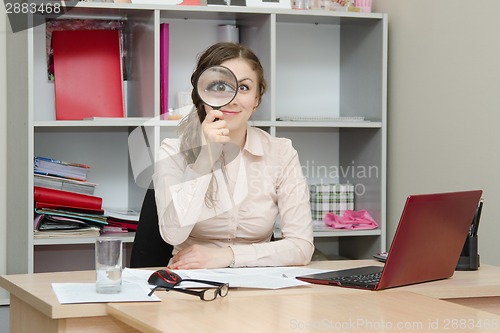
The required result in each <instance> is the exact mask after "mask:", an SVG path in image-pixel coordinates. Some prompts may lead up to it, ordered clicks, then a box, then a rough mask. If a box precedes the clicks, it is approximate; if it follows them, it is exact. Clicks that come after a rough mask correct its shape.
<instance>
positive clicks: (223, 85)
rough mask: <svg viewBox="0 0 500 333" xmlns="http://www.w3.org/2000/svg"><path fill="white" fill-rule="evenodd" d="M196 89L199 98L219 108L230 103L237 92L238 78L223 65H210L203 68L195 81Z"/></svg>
mask: <svg viewBox="0 0 500 333" xmlns="http://www.w3.org/2000/svg"><path fill="white" fill-rule="evenodd" d="M196 91H197V92H198V96H200V98H201V100H202V101H203V102H204V103H205V104H207V105H209V106H211V107H212V108H214V109H215V110H219V109H220V108H221V107H223V106H224V105H227V104H229V103H231V101H232V100H233V99H234V98H235V97H236V94H237V93H238V79H237V78H236V75H234V73H233V72H232V71H231V70H230V69H229V68H227V67H225V66H212V67H208V68H207V69H205V70H204V71H203V72H202V73H201V75H200V77H199V78H198V82H197V83H196Z"/></svg>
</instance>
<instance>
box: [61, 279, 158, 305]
mask: <svg viewBox="0 0 500 333" xmlns="http://www.w3.org/2000/svg"><path fill="white" fill-rule="evenodd" d="M52 289H53V290H54V292H55V294H56V296H57V299H58V300H59V303H61V304H70V303H109V302H158V301H160V299H159V298H158V297H157V296H155V295H154V294H153V295H151V296H148V293H149V288H148V287H147V286H144V285H141V284H138V283H123V284H122V291H121V292H120V293H117V294H98V293H97V292H96V291H95V283H52Z"/></svg>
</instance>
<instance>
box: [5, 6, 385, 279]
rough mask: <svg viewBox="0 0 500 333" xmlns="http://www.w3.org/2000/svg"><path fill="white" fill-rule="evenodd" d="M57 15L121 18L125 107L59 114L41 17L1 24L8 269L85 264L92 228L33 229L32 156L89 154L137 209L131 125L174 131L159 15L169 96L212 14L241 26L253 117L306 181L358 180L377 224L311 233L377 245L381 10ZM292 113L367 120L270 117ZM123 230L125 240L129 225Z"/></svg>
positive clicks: (358, 252)
mask: <svg viewBox="0 0 500 333" xmlns="http://www.w3.org/2000/svg"><path fill="white" fill-rule="evenodd" d="M62 18H79V19H86V18H89V19H91V18H92V19H124V20H126V21H127V29H126V34H125V36H126V38H127V40H128V47H129V49H128V55H129V56H128V58H127V61H128V67H129V68H130V72H129V79H128V81H127V82H126V91H125V96H126V105H127V117H126V118H123V119H114V120H109V119H99V120H85V121H57V120H56V119H55V107H54V87H53V84H52V83H51V82H49V81H48V80H47V78H46V77H47V75H46V57H45V26H44V25H43V24H42V25H39V26H36V27H34V28H33V29H29V30H27V31H22V32H18V33H15V34H9V35H8V41H7V43H8V47H7V52H8V58H7V61H8V62H7V63H8V80H9V81H8V82H9V84H8V87H7V88H8V97H9V100H8V123H9V124H8V143H9V147H8V161H7V164H8V175H9V177H8V183H7V189H8V192H7V193H9V195H8V198H7V199H8V204H7V207H8V212H7V218H8V221H7V231H8V235H9V237H8V242H7V251H8V255H7V258H8V262H7V273H9V274H13V273H25V272H33V271H35V272H38V271H47V270H56V269H57V270H69V269H87V268H92V267H93V266H92V265H93V243H94V239H87V238H85V239H84V238H65V239H57V240H45V239H34V238H33V230H32V228H33V225H32V223H33V222H32V221H33V172H32V171H33V157H34V156H36V155H41V156H48V157H53V158H57V159H60V160H65V161H72V162H80V163H85V164H88V165H91V166H92V169H91V171H90V173H89V180H91V181H92V182H95V183H97V184H98V186H97V188H96V193H95V194H96V195H97V196H100V197H102V198H103V205H104V206H105V207H106V206H107V207H121V208H125V207H127V208H131V209H136V210H139V209H140V207H141V204H142V199H143V196H144V193H145V189H144V188H143V187H141V186H138V185H137V184H136V182H135V179H134V177H133V173H132V170H131V165H130V158H131V157H130V156H129V150H128V137H129V134H130V133H131V132H132V131H133V130H134V129H135V128H137V127H139V126H144V129H145V131H146V132H147V134H148V138H149V139H150V143H152V145H151V149H152V150H153V153H155V152H156V150H157V149H158V147H159V143H160V142H161V140H162V139H163V138H165V137H172V136H175V126H176V124H177V122H175V121H166V120H159V115H160V103H159V101H160V88H159V82H160V81H159V67H160V60H159V44H160V34H159V27H160V24H161V23H168V24H169V25H170V51H169V57H170V61H169V101H170V103H171V105H170V107H175V104H174V101H175V100H176V94H177V92H182V91H190V90H191V85H190V81H189V79H190V76H191V73H192V70H193V68H194V66H195V61H196V56H197V55H198V54H199V53H200V52H201V51H202V50H203V49H205V48H206V47H208V46H209V45H211V44H213V43H215V42H216V41H217V27H218V25H220V24H234V25H237V26H238V27H239V29H240V42H242V43H244V44H246V45H248V46H250V47H251V48H252V49H253V50H254V51H255V52H256V53H257V55H258V56H259V58H260V59H261V61H262V63H263V66H264V69H265V71H266V75H267V77H266V79H267V80H268V84H269V90H268V92H267V94H266V96H265V98H264V100H263V102H262V105H261V106H260V107H259V109H258V111H257V112H256V113H255V115H254V117H253V119H252V120H251V122H252V125H254V126H258V127H260V128H262V129H264V130H266V131H268V132H269V133H270V134H272V135H276V136H284V137H289V138H291V139H292V140H293V143H294V146H295V148H296V149H297V150H298V152H299V156H300V160H301V164H302V165H303V169H304V172H305V174H306V176H307V177H308V180H309V182H310V183H317V182H324V183H337V182H340V183H346V182H350V183H352V184H355V188H356V196H355V209H358V210H359V209H366V210H367V211H369V212H370V214H371V215H372V216H373V217H374V218H375V219H376V220H377V221H378V222H379V224H380V228H378V229H376V230H370V231H362V232H360V231H340V230H331V229H328V228H323V227H321V226H317V227H316V228H315V230H316V231H315V236H316V237H322V236H326V237H335V238H336V240H337V241H338V252H339V255H342V256H347V257H353V258H354V257H355V258H362V257H369V256H371V255H372V254H373V253H375V252H379V251H384V250H385V244H386V238H385V234H386V221H385V219H386V215H385V205H386V202H385V200H386V199H385V198H386V140H387V139H386V138H387V123H386V122H387V119H386V95H387V93H386V83H387V82H386V81H387V20H388V19H387V16H386V15H385V14H380V13H369V14H364V13H341V12H326V11H295V10H284V9H269V8H250V7H221V6H208V7H192V6H166V5H165V6H160V5H136V4H113V3H87V2H81V3H79V4H78V6H77V7H75V8H72V9H71V10H70V11H68V12H67V13H66V14H65V15H64V16H62ZM298 116H308V117H364V119H365V120H364V121H358V122H342V121H332V122H298V121H279V120H277V118H279V117H298ZM147 153H148V152H144V154H147ZM144 156H146V155H144ZM132 158H137V157H135V156H132ZM124 241H125V242H126V243H127V244H128V247H130V245H131V242H132V241H133V235H127V236H124ZM79 258H86V259H85V260H83V259H82V260H81V262H79V261H80V259H79ZM68 260H69V261H70V263H68Z"/></svg>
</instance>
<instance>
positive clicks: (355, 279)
mask: <svg viewBox="0 0 500 333" xmlns="http://www.w3.org/2000/svg"><path fill="white" fill-rule="evenodd" d="M381 276H382V272H378V273H371V274H360V275H349V276H337V277H334V278H332V281H335V282H338V283H339V284H341V285H343V284H344V285H360V286H363V285H376V284H377V283H378V282H379V281H380V277H381Z"/></svg>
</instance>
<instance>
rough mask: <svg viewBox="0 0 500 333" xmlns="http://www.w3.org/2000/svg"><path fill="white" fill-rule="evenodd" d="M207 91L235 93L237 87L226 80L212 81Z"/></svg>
mask: <svg viewBox="0 0 500 333" xmlns="http://www.w3.org/2000/svg"><path fill="white" fill-rule="evenodd" d="M205 91H206V92H215V93H227V94H229V93H230V94H234V92H235V87H233V86H232V85H231V84H229V83H227V82H225V81H214V82H211V83H210V84H209V85H208V86H207V88H206V89H205Z"/></svg>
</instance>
